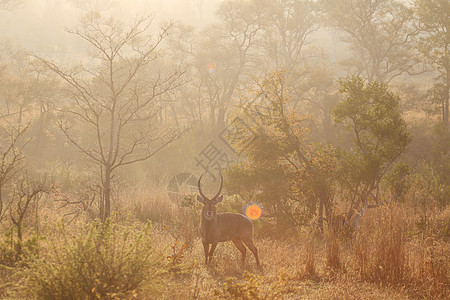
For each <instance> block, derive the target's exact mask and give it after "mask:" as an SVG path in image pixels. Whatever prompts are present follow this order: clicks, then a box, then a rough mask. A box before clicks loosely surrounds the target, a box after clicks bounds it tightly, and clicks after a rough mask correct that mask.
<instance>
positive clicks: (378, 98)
mask: <svg viewBox="0 0 450 300" xmlns="http://www.w3.org/2000/svg"><path fill="white" fill-rule="evenodd" d="M339 93H340V94H341V95H342V96H343V98H344V99H343V101H342V102H340V103H339V104H338V105H337V106H336V107H335V109H334V118H335V121H336V122H337V123H341V124H343V125H344V126H345V127H347V129H348V130H349V132H350V133H351V134H352V137H353V145H352V146H351V147H350V149H348V150H341V152H340V153H341V168H340V176H339V177H338V178H340V181H341V184H342V185H343V186H344V187H345V188H346V190H347V191H349V193H350V199H351V200H350V201H351V208H361V207H367V204H368V202H369V200H374V201H375V202H377V203H378V200H379V199H378V196H379V194H378V188H379V184H380V181H381V179H382V178H383V177H384V176H385V175H386V174H387V172H388V171H389V169H390V167H391V166H392V164H393V163H394V162H395V161H396V160H397V158H398V157H399V156H400V155H401V154H402V153H403V152H404V151H405V149H406V146H407V145H408V143H409V141H410V138H409V136H408V133H407V130H406V123H405V121H404V120H403V118H402V116H401V114H400V110H399V97H398V96H396V95H394V94H393V93H391V92H389V91H388V90H387V87H386V85H384V84H383V83H380V82H378V81H371V82H369V83H366V82H365V81H364V79H362V78H361V77H350V78H344V79H341V80H339ZM374 191H376V192H377V193H376V194H375V195H374V194H373V192H374Z"/></svg>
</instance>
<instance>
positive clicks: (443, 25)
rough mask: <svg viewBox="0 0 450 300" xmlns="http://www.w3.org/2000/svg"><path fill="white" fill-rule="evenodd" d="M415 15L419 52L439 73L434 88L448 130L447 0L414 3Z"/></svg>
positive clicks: (449, 61)
mask: <svg viewBox="0 0 450 300" xmlns="http://www.w3.org/2000/svg"><path fill="white" fill-rule="evenodd" d="M414 9H415V13H416V15H417V17H418V19H419V21H420V23H421V26H422V33H421V35H420V42H419V50H420V51H421V52H422V53H423V54H424V56H425V57H426V58H427V60H428V61H429V62H430V63H431V65H432V66H433V67H434V69H435V70H436V71H437V72H438V73H439V76H440V77H439V78H438V80H437V84H436V86H435V90H436V92H437V95H435V98H437V99H438V101H439V103H441V106H442V120H443V122H444V124H445V126H446V127H447V128H448V122H449V117H448V115H449V98H450V94H449V93H450V90H449V89H450V52H449V51H450V49H449V44H450V33H449V31H450V18H449V16H448V14H449V11H450V3H449V1H448V0H416V1H415V2H414Z"/></svg>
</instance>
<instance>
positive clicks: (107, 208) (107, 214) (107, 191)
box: [102, 168, 111, 222]
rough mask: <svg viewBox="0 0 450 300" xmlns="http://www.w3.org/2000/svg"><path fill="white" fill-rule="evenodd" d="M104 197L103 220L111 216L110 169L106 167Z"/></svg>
mask: <svg viewBox="0 0 450 300" xmlns="http://www.w3.org/2000/svg"><path fill="white" fill-rule="evenodd" d="M103 192H104V195H103V197H104V199H105V207H104V214H103V220H102V221H103V222H104V221H106V219H108V218H109V217H110V216H111V170H110V169H109V168H106V170H105V185H104V191H103Z"/></svg>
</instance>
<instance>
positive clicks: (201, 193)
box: [198, 174, 208, 199]
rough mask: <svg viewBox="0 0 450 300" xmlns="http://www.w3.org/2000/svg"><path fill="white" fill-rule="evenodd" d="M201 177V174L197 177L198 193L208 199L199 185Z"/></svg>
mask: <svg viewBox="0 0 450 300" xmlns="http://www.w3.org/2000/svg"><path fill="white" fill-rule="evenodd" d="M202 177H203V174H202V175H201V176H200V178H199V179H198V192H199V193H200V196H202V197H203V199H208V197H206V196H205V194H203V192H202V188H201V187H200V180H202Z"/></svg>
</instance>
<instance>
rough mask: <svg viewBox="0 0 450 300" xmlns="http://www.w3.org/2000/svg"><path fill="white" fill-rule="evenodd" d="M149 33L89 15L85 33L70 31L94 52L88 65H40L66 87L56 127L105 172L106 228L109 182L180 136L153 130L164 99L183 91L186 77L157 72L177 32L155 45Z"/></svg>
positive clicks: (139, 22)
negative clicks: (162, 50) (165, 42)
mask: <svg viewBox="0 0 450 300" xmlns="http://www.w3.org/2000/svg"><path fill="white" fill-rule="evenodd" d="M150 25H151V19H149V18H148V17H141V18H138V19H136V20H135V21H134V22H133V23H132V24H131V25H129V26H125V25H124V24H122V23H121V22H119V21H118V20H115V19H114V18H103V17H102V16H101V15H99V14H96V13H91V14H89V15H88V16H87V17H86V18H85V19H83V21H82V25H81V28H79V29H75V30H73V31H70V32H71V33H72V34H74V35H76V36H77V37H79V38H81V40H83V41H85V42H86V43H87V44H88V45H89V46H91V48H92V51H91V52H90V55H91V57H92V61H91V62H90V64H89V65H86V64H80V65H79V66H77V67H75V68H72V69H71V70H65V69H64V68H63V67H61V66H58V65H57V64H56V63H54V62H52V61H50V60H48V59H45V58H41V57H37V58H38V59H39V60H40V61H42V62H43V63H44V64H45V65H46V66H47V67H48V68H50V69H51V70H52V71H53V72H55V73H56V74H57V75H59V77H60V78H61V79H62V80H63V81H65V82H66V83H67V89H66V90H65V91H64V92H65V93H66V95H67V96H68V100H69V102H68V103H67V104H66V106H64V107H59V108H58V111H59V112H61V119H60V121H59V123H58V125H59V127H60V129H61V130H62V132H63V133H64V135H65V136H66V138H67V139H68V140H69V141H70V142H71V143H72V145H74V146H75V147H76V148H77V149H78V150H80V151H81V152H82V153H83V154H84V155H85V156H86V157H87V158H88V159H89V160H90V161H92V162H93V163H95V164H96V165H98V166H99V167H100V177H101V182H102V186H103V196H102V199H101V201H100V208H101V211H100V215H101V218H102V219H103V220H104V219H105V218H108V217H109V216H110V214H111V180H112V179H113V177H114V174H115V173H116V172H117V170H118V169H119V168H121V167H124V166H126V165H130V164H133V163H136V162H139V161H144V160H146V159H148V158H150V157H151V156H153V155H154V154H155V153H156V152H158V151H159V150H161V149H162V148H163V147H164V146H166V145H167V144H169V143H171V142H172V141H174V140H175V139H176V138H177V137H178V136H179V132H178V131H177V130H173V131H170V132H169V131H162V130H161V129H158V128H157V127H156V126H155V125H154V124H153V123H152V122H153V121H154V120H155V116H156V115H157V113H158V111H159V109H160V108H161V106H162V105H163V104H162V102H161V101H159V99H160V97H161V96H162V95H164V94H166V93H168V92H170V91H171V90H173V89H175V88H176V87H177V86H178V85H179V84H180V77H181V76H182V74H183V72H182V71H178V70H176V71H173V72H166V73H165V74H164V73H163V72H161V71H158V70H157V69H156V67H155V64H156V60H157V59H158V58H159V57H160V56H161V55H160V51H159V48H160V45H161V43H162V41H163V40H164V38H165V37H166V36H167V35H168V34H169V29H170V28H171V26H172V25H171V24H170V25H168V26H166V27H164V28H163V29H162V31H161V33H160V34H159V35H158V36H157V38H156V39H155V40H153V42H152V40H151V39H150V37H149V36H148V34H149V31H150ZM75 126H77V127H76V128H77V129H78V132H76V130H75V128H74V127H75ZM102 207H103V209H102Z"/></svg>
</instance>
